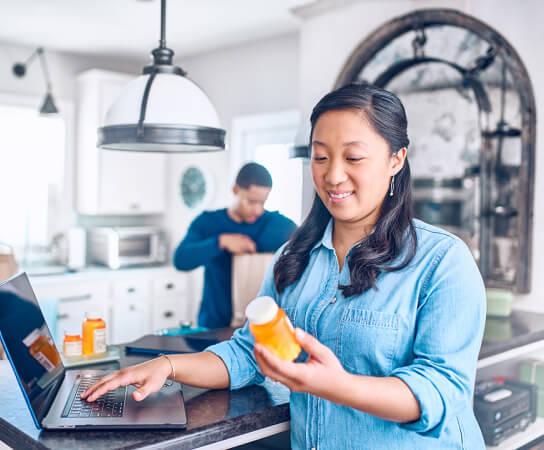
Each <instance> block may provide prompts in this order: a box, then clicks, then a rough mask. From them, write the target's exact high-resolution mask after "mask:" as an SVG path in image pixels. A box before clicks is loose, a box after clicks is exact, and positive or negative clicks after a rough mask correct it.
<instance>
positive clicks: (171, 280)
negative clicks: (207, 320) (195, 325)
mask: <svg viewBox="0 0 544 450" xmlns="http://www.w3.org/2000/svg"><path fill="white" fill-rule="evenodd" d="M187 279H188V277H187V276H186V275H185V274H175V273H174V274H171V275H167V276H162V277H161V276H159V277H156V278H155V279H154V280H153V302H152V304H153V323H152V324H153V330H160V329H161V328H170V327H178V326H179V325H180V323H182V322H190V321H191V305H190V292H189V289H188V282H187Z"/></svg>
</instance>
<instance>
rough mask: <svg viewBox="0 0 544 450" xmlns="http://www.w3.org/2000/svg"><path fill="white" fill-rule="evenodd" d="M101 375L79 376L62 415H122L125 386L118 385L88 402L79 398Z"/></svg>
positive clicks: (75, 416)
mask: <svg viewBox="0 0 544 450" xmlns="http://www.w3.org/2000/svg"><path fill="white" fill-rule="evenodd" d="M100 378H101V376H84V377H80V379H79V382H76V383H75V385H74V387H73V388H72V392H71V393H70V397H69V398H68V401H67V402H66V406H65V407H64V411H63V413H62V417H67V418H74V419H78V418H87V417H101V418H102V417H122V416H123V410H124V405H125V394H126V390H127V388H126V387H119V388H117V389H115V390H114V391H111V392H108V393H107V394H104V395H103V396H101V397H99V398H98V399H96V400H95V401H94V402H92V403H89V402H86V401H85V400H82V399H81V398H80V395H81V394H82V393H83V392H84V391H85V390H87V389H88V388H89V387H91V386H92V385H93V384H94V383H96V382H97V381H99V380H100Z"/></svg>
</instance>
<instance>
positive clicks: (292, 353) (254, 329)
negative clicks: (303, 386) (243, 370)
mask: <svg viewBox="0 0 544 450" xmlns="http://www.w3.org/2000/svg"><path fill="white" fill-rule="evenodd" d="M246 317H247V319H248V320H249V329H250V331H251V334H253V337H254V338H255V341H256V342H258V343H259V344H262V345H264V346H265V347H267V348H268V349H269V350H270V351H271V352H272V353H274V354H276V355H277V356H278V357H279V358H281V359H283V360H286V361H292V360H294V359H295V358H296V357H297V356H298V355H299V354H300V351H301V349H300V345H299V344H298V342H297V340H296V338H295V330H294V329H293V325H291V321H290V320H289V317H287V315H286V314H285V311H284V310H283V309H281V308H280V307H279V306H278V305H277V304H276V302H275V301H274V299H273V298H272V297H257V298H256V299H255V300H252V301H251V303H250V304H249V305H248V306H247V308H246Z"/></svg>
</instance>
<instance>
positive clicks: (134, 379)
mask: <svg viewBox="0 0 544 450" xmlns="http://www.w3.org/2000/svg"><path fill="white" fill-rule="evenodd" d="M171 373H172V366H171V365H170V363H169V362H168V360H167V359H166V358H165V357H159V358H155V359H152V360H151V361H146V362H144V363H142V364H138V365H136V366H131V367H126V368H124V369H121V370H119V371H117V372H114V373H111V374H109V375H107V376H105V377H104V378H102V379H101V380H100V381H99V382H98V383H95V384H93V385H92V386H91V387H90V388H89V389H87V390H86V391H85V392H83V393H82V394H81V398H82V399H83V400H86V401H88V402H94V401H95V400H96V399H98V398H99V397H100V396H102V395H104V394H105V393H107V392H109V391H113V390H114V389H117V388H118V387H120V386H129V385H133V386H135V387H136V390H135V391H134V392H133V394H132V398H134V400H136V401H141V400H143V399H144V398H146V397H147V396H148V395H149V394H152V393H153V392H157V391H158V390H159V389H161V388H162V386H163V385H164V382H165V381H166V379H167V378H168V377H169V376H170V375H171Z"/></svg>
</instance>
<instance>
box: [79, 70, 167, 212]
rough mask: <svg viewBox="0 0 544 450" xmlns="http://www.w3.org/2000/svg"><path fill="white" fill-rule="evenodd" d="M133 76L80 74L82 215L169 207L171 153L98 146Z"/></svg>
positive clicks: (80, 184) (106, 72) (99, 72)
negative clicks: (105, 124) (98, 132)
mask: <svg viewBox="0 0 544 450" xmlns="http://www.w3.org/2000/svg"><path fill="white" fill-rule="evenodd" d="M133 78H135V77H133V76H130V75H126V74H119V73H115V72H108V71H101V70H95V69H92V70H89V71H86V72H84V73H82V74H80V75H79V76H78V84H77V86H78V93H77V94H78V129H77V167H78V174H77V183H78V192H77V198H78V200H77V204H78V210H79V212H80V213H82V214H90V215H93V214H118V215H119V214H158V213H163V212H164V210H165V204H166V198H165V193H166V176H165V175H166V157H165V155H154V154H142V153H132V152H120V151H112V150H102V149H99V148H97V147H96V130H97V128H98V127H100V126H102V124H103V121H104V117H105V114H106V112H107V110H108V109H109V107H110V106H111V104H112V103H113V102H114V101H115V100H116V99H117V97H118V95H119V94H120V93H121V92H122V91H123V90H124V88H125V86H126V85H127V83H129V82H130V81H131V80H132V79H133Z"/></svg>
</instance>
